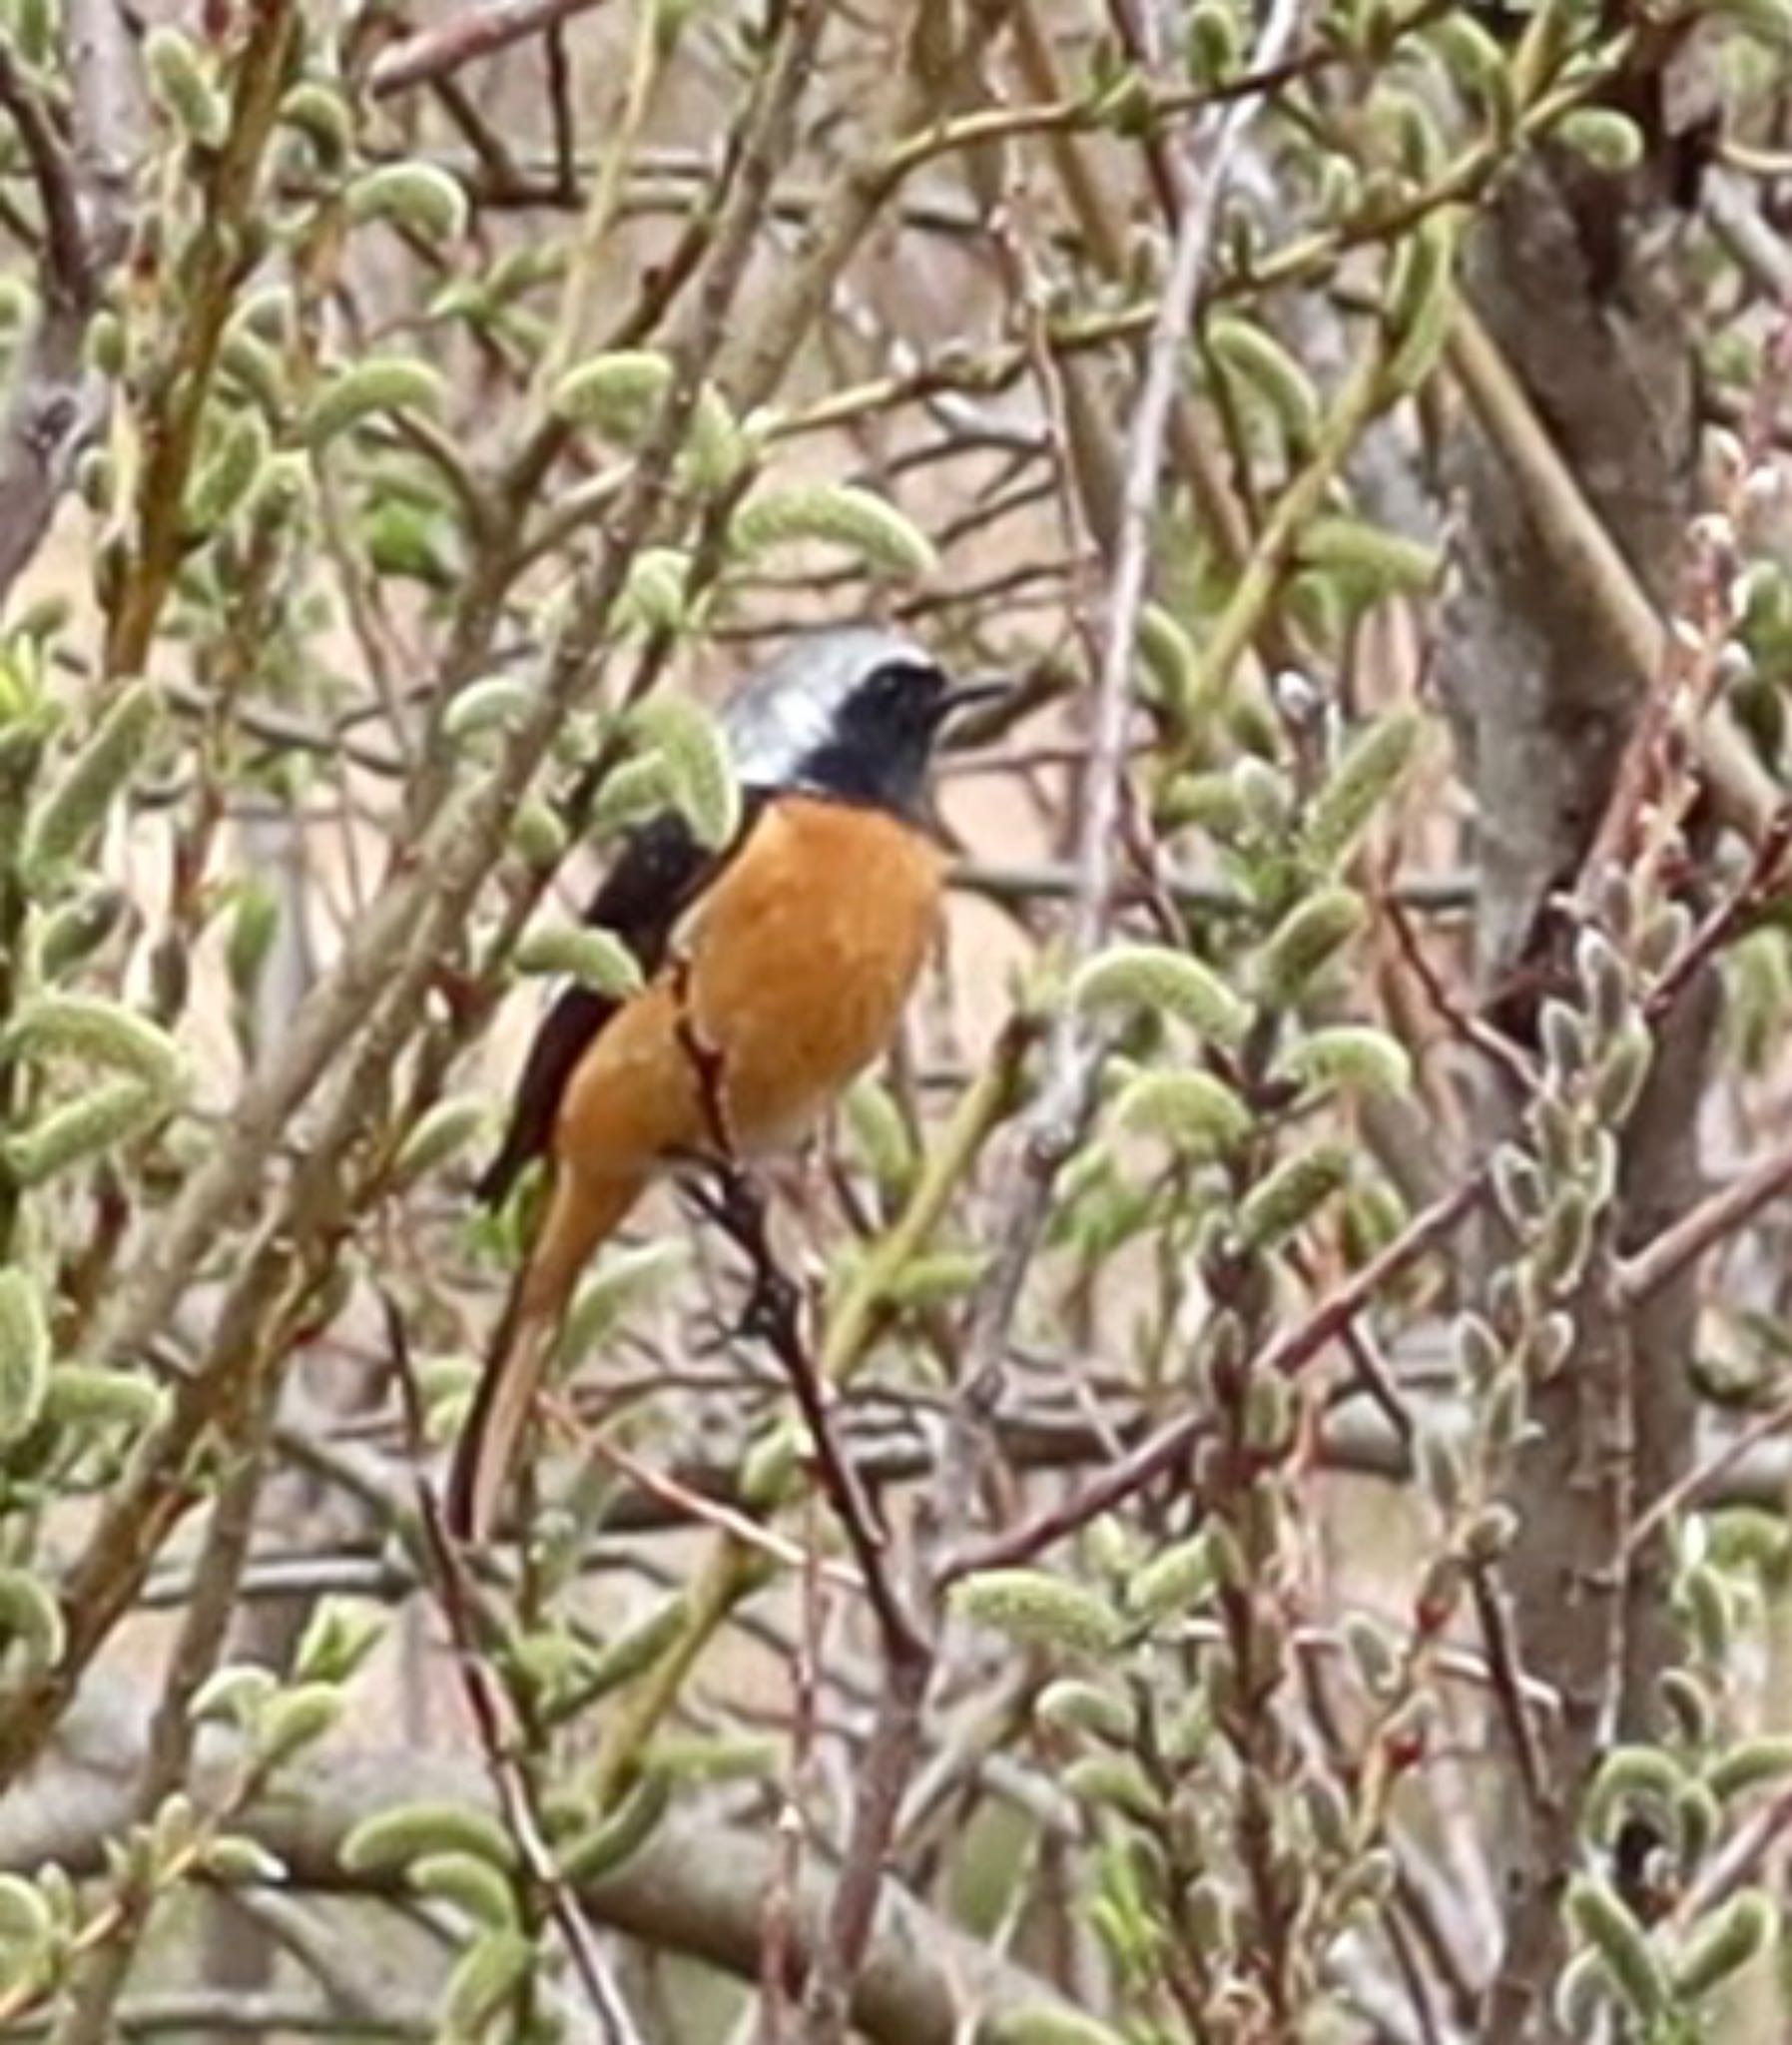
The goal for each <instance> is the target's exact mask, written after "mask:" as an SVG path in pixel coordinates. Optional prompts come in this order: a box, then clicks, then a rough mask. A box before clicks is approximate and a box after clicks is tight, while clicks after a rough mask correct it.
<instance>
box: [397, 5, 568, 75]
mask: <svg viewBox="0 0 1792 2045" xmlns="http://www.w3.org/2000/svg"><path fill="white" fill-rule="evenodd" d="M602 4H603V0H487V4H486V5H485V6H483V7H468V8H464V9H462V11H461V12H460V13H458V14H456V15H453V16H452V17H451V18H450V19H449V20H447V21H444V22H439V23H437V24H436V25H435V26H434V27H432V28H425V29H419V30H418V31H417V33H416V34H415V35H413V36H406V37H405V39H404V40H403V42H401V43H396V44H394V45H393V46H392V48H391V49H389V50H386V51H385V52H384V53H383V54H382V55H381V56H380V57H378V58H377V59H376V60H375V62H374V65H373V69H372V71H371V73H370V74H369V77H368V83H369V84H370V85H371V86H372V89H373V93H374V97H375V98H377V99H387V98H389V97H390V96H391V95H392V94H393V93H400V92H407V91H409V89H410V88H411V87H412V86H414V85H427V84H428V83H430V81H431V80H434V79H439V78H446V77H447V76H448V74H449V73H450V72H453V71H458V70H459V69H460V67H461V66H462V65H463V64H470V63H472V62H473V61H474V59H475V58H478V57H491V56H495V55H496V54H497V52H498V51H499V50H507V49H508V48H509V47H510V45H511V44H512V43H520V42H522V41H523V40H524V39H525V38H526V37H529V36H535V35H541V34H544V33H545V32H546V31H547V30H549V29H551V28H554V27H556V26H557V25H558V24H559V23H561V22H563V21H567V20H570V19H571V18H572V16H574V15H575V14H586V13H589V12H590V11H591V9H592V8H594V7H598V6H601V5H602Z"/></svg>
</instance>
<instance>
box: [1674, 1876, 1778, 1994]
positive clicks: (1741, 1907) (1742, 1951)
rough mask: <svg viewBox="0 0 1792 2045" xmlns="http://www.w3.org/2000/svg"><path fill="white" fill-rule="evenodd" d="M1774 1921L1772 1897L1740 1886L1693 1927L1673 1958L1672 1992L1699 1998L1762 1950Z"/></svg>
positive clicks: (1775, 1923)
mask: <svg viewBox="0 0 1792 2045" xmlns="http://www.w3.org/2000/svg"><path fill="white" fill-rule="evenodd" d="M1778 1924H1779V1912H1778V1910H1777V1909H1776V1908H1775V1907H1774V1903H1773V1899H1772V1897H1770V1896H1769V1895H1767V1894H1766V1892H1765V1891H1764V1890H1761V1889H1743V1890H1741V1891H1740V1892H1739V1893H1738V1894H1736V1895H1733V1896H1731V1897H1730V1898H1729V1900H1728V1901H1727V1902H1724V1903H1720V1904H1718V1906H1717V1908H1716V1909H1715V1910H1713V1911H1711V1912H1710V1914H1709V1915H1708V1916H1706V1917H1703V1918H1701V1919H1700V1920H1699V1922H1698V1923H1697V1924H1696V1925H1694V1927H1693V1930H1692V1933H1691V1935H1690V1936H1689V1937H1688V1939H1687V1940H1686V1943H1685V1945H1684V1946H1683V1947H1682V1948H1681V1949H1680V1952H1679V1954H1678V1955H1677V1957H1676V1958H1675V1960H1674V1966H1673V1981H1674V1992H1675V1994H1676V1995H1678V1996H1679V1997H1680V1998H1681V1999H1682V2000H1683V2001H1686V2002H1700V2001H1702V2000H1703V1999H1704V1998H1705V1997H1706V1996H1707V1995H1709V1994H1711V1992H1712V1991H1713V1990H1714V1989H1716V1988H1719V1987H1721V1986H1722V1984H1723V1983H1724V1982H1725V1981H1727V1980H1728V1979H1729V1978H1730V1976H1731V1975H1732V1974H1734V1973H1737V1972H1739V1971H1740V1970H1741V1969H1742V1968H1743V1967H1746V1966H1747V1965H1748V1963H1749V1961H1750V1960H1752V1959H1753V1958H1754V1957H1755V1955H1756V1954H1757V1953H1759V1952H1763V1951H1765V1950H1766V1947H1767V1944H1768V1942H1769V1940H1770V1939H1771V1938H1772V1937H1773V1935H1774V1933H1775V1931H1776V1930H1777V1928H1778Z"/></svg>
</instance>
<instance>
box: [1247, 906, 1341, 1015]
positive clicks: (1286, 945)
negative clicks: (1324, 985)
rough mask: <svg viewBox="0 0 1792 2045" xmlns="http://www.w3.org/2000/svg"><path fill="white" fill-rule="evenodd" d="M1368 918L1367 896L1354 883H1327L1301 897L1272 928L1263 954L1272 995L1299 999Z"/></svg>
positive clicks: (1262, 970)
mask: <svg viewBox="0 0 1792 2045" xmlns="http://www.w3.org/2000/svg"><path fill="white" fill-rule="evenodd" d="M1367 920H1368V912H1367V910H1366V909H1365V908H1364V906H1363V899H1362V897H1361V896H1360V895H1358V894H1356V893H1355V891H1354V890H1352V889H1350V888H1344V887H1333V888H1322V889H1320V890H1319V891H1318V893H1316V894H1313V895H1309V896H1308V897H1307V899H1306V900H1305V901H1304V902H1298V903H1296V905H1295V906H1294V908H1293V909H1291V910H1290V911H1289V912H1288V914H1287V915H1286V916H1285V917H1284V918H1283V919H1282V921H1281V922H1280V923H1279V924H1278V925H1277V926H1276V928H1275V930H1274V931H1272V932H1271V933H1270V936H1269V938H1268V940H1267V941H1266V942H1265V944H1264V947H1263V951H1262V953H1261V954H1260V956H1259V959H1258V975H1259V978H1260V980H1261V982H1262V985H1263V990H1264V994H1265V996H1266V998H1267V999H1268V1000H1269V1001H1271V1002H1272V1003H1275V1004H1277V1005H1282V1004H1288V1003H1292V1002H1294V1001H1296V1000H1298V999H1299V997H1300V996H1301V994H1302V993H1304V992H1305V990H1306V989H1307V987H1308V986H1309V984H1310V983H1311V982H1312V980H1313V979H1314V977H1315V976H1316V975H1317V974H1318V973H1319V972H1320V971H1321V970H1322V969H1323V968H1324V967H1326V966H1327V965H1329V964H1330V963H1331V961H1332V960H1333V959H1335V958H1336V957H1337V955H1338V953H1339V952H1340V951H1342V950H1343V948H1344V947H1345V946H1346V945H1348V944H1349V943H1350V941H1351V939H1352V938H1354V937H1355V936H1356V935H1357V933H1358V932H1359V931H1360V930H1361V929H1362V928H1363V925H1364V923H1365V922H1366V921H1367Z"/></svg>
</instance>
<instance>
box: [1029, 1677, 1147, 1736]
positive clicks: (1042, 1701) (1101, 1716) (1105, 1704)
mask: <svg viewBox="0 0 1792 2045" xmlns="http://www.w3.org/2000/svg"><path fill="white" fill-rule="evenodd" d="M1033 1711H1034V1714H1035V1716H1037V1717H1038V1718H1039V1719H1040V1721H1041V1722H1042V1723H1044V1724H1046V1725H1055V1726H1058V1727H1060V1728H1062V1729H1063V1730H1065V1731H1069V1732H1082V1733H1087V1734H1088V1735H1090V1736H1091V1737H1093V1738H1096V1739H1104V1740H1107V1741H1108V1742H1110V1743H1111V1744H1112V1745H1115V1746H1126V1745H1129V1744H1130V1743H1131V1741H1132V1739H1133V1736H1134V1734H1135V1733H1136V1731H1137V1730H1138V1710H1137V1707H1136V1706H1135V1705H1134V1704H1132V1702H1131V1700H1130V1699H1128V1698H1126V1697H1124V1696H1122V1695H1121V1694H1119V1693H1118V1692H1116V1691H1112V1690H1106V1689H1103V1688H1102V1687H1101V1686H1100V1685H1099V1684H1094V1683H1084V1682H1082V1681H1080V1680H1079V1679H1078V1678H1075V1677H1069V1676H1063V1677H1059V1678H1058V1680H1057V1681H1056V1682H1055V1683H1048V1684H1047V1685H1046V1686H1045V1688H1044V1689H1043V1690H1042V1691H1041V1692H1040V1693H1039V1696H1038V1700H1037V1702H1036V1703H1035V1704H1034V1705H1033Z"/></svg>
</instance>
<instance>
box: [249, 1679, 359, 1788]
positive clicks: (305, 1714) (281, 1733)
mask: <svg viewBox="0 0 1792 2045" xmlns="http://www.w3.org/2000/svg"><path fill="white" fill-rule="evenodd" d="M344 1702H345V1700H344V1698H343V1696H342V1693H341V1691H340V1690H339V1689H338V1688H337V1687H336V1685H334V1684H333V1683H301V1684H298V1685H296V1686H295V1687H294V1688H293V1689H292V1690H288V1691H282V1692H281V1693H279V1694H278V1695H277V1696H275V1697H271V1698H270V1699H269V1700H268V1703H267V1705H266V1707H265V1708H264V1709H263V1711H262V1714H261V1718H260V1720H259V1722H258V1724H257V1726H256V1757H257V1759H258V1760H259V1761H260V1762H261V1763H262V1765H263V1766H264V1767H265V1768H275V1767H279V1766H280V1765H281V1763H282V1762H283V1761H289V1760H291V1759H293V1757H294V1756H295V1755H296V1754H299V1753H302V1752H303V1751H304V1749H305V1748H306V1747H307V1746H315V1745H316V1743H317V1741H318V1740H320V1739H321V1738H322V1737H323V1736H324V1734H325V1733H327V1732H330V1731H332V1730H333V1729H334V1727H335V1724H336V1721H337V1720H338V1719H339V1718H340V1717H341V1715H342V1706H343V1704H344Z"/></svg>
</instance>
